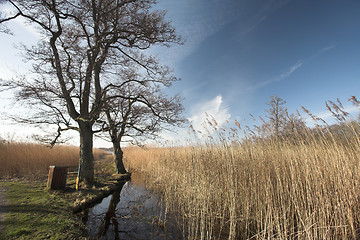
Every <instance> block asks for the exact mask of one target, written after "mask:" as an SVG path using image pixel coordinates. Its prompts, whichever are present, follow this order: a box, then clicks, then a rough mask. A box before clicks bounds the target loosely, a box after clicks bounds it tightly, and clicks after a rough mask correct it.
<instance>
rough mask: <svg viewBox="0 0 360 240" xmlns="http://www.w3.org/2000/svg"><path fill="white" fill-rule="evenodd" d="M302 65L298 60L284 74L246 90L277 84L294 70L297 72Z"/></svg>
mask: <svg viewBox="0 0 360 240" xmlns="http://www.w3.org/2000/svg"><path fill="white" fill-rule="evenodd" d="M303 64H304V62H303V61H302V60H299V61H298V62H297V63H295V64H294V65H292V66H291V67H290V68H289V69H288V70H287V71H286V72H283V73H281V74H279V75H277V76H274V77H272V78H270V79H268V80H266V81H263V82H260V83H258V84H255V85H253V86H250V87H249V88H248V90H255V89H258V88H261V87H264V86H266V85H269V84H271V83H274V82H279V81H281V80H284V79H286V78H288V77H289V76H290V75H291V74H293V73H294V72H295V71H296V70H298V69H299V68H300V67H301V66H302V65H303Z"/></svg>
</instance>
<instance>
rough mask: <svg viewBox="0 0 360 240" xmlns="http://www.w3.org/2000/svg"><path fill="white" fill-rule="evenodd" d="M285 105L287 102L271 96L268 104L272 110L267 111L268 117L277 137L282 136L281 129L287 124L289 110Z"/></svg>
mask: <svg viewBox="0 0 360 240" xmlns="http://www.w3.org/2000/svg"><path fill="white" fill-rule="evenodd" d="M285 104H286V101H285V100H283V99H282V98H280V97H278V96H271V97H270V101H269V102H268V105H269V106H270V108H269V109H268V110H266V112H267V113H268V115H267V117H268V118H269V125H270V129H271V130H272V131H273V134H274V135H275V136H276V137H278V136H279V135H280V131H281V128H282V127H283V126H284V124H285V122H286V115H287V110H286V107H285Z"/></svg>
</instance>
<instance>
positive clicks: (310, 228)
mask: <svg viewBox="0 0 360 240" xmlns="http://www.w3.org/2000/svg"><path fill="white" fill-rule="evenodd" d="M330 110H333V109H330ZM334 113H335V112H334ZM309 114H310V115H311V113H309ZM340 115H341V114H340ZM340 115H337V117H338V118H339V119H341V118H343V120H344V121H339V122H338V123H337V124H334V125H331V126H329V125H326V124H324V125H316V126H315V127H314V128H308V127H306V125H301V126H302V127H301V128H297V129H295V131H293V132H292V134H285V133H283V134H279V135H274V134H273V133H274V132H272V133H271V134H267V135H264V134H263V135H262V136H261V137H260V136H259V134H255V132H254V131H252V132H249V130H248V129H247V128H246V127H245V128H244V129H243V128H242V127H241V126H240V124H239V123H238V122H235V124H233V125H234V126H233V125H232V124H230V123H228V124H227V125H226V124H225V126H218V125H217V123H216V121H215V120H214V119H209V127H210V128H212V131H211V135H209V136H208V138H207V140H206V141H205V143H204V139H202V143H201V144H197V145H196V144H193V143H192V144H191V145H189V146H187V147H168V148H149V149H141V148H127V149H126V151H125V159H127V162H128V166H129V168H130V169H131V171H139V172H141V173H143V174H145V175H147V176H148V178H149V180H148V181H149V185H150V186H151V188H152V189H154V190H156V191H158V192H160V193H162V194H163V197H164V201H165V202H166V205H167V209H168V211H172V212H176V213H178V215H179V216H180V219H179V224H182V229H183V237H184V239H357V238H358V236H359V232H358V231H359V221H360V219H359V214H358V213H359V209H360V205H359V194H360V175H359V171H360V165H359V158H360V152H359V149H360V139H359V129H360V128H359V123H358V122H356V121H351V120H350V119H346V116H344V114H343V115H341V116H340ZM345 115H346V114H345ZM313 117H314V116H313ZM317 120H319V119H317ZM264 124H265V123H264ZM264 124H263V125H264ZM263 127H264V126H263ZM261 129H264V128H258V130H261ZM209 132H210V131H209ZM244 132H245V133H244ZM258 133H259V132H258ZM262 133H264V132H262ZM244 134H246V135H244Z"/></svg>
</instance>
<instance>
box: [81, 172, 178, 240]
mask: <svg viewBox="0 0 360 240" xmlns="http://www.w3.org/2000/svg"><path fill="white" fill-rule="evenodd" d="M84 215H85V218H84V219H83V220H84V222H86V225H87V228H88V234H89V236H90V238H91V239H158V240H162V239H181V235H180V234H179V232H178V230H177V228H176V225H175V224H174V223H175V221H174V220H172V219H171V218H170V217H169V216H166V214H165V207H164V206H163V205H162V202H161V199H160V198H159V196H158V195H156V194H154V193H152V192H150V191H149V190H147V189H146V188H145V187H144V185H143V184H142V182H141V181H139V179H138V178H137V177H136V176H132V180H131V181H130V182H126V183H124V184H122V185H120V186H119V188H118V189H117V191H115V192H114V193H113V194H112V195H111V196H109V197H107V198H104V199H103V201H102V202H101V203H99V204H98V205H96V206H94V207H93V208H91V209H88V210H87V211H86V212H84ZM165 217H166V218H165ZM165 219H166V225H165V224H164V222H165Z"/></svg>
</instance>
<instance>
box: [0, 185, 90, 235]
mask: <svg viewBox="0 0 360 240" xmlns="http://www.w3.org/2000/svg"><path fill="white" fill-rule="evenodd" d="M0 184H1V185H2V186H4V187H5V188H7V197H8V201H9V207H8V213H7V216H6V219H5V221H4V223H3V224H4V227H5V230H4V231H3V232H1V233H0V239H85V237H82V235H83V229H84V226H83V225H82V223H81V220H80V219H79V217H78V216H76V215H74V214H72V209H71V207H72V204H73V201H69V199H67V198H66V197H64V196H63V195H64V194H62V193H61V192H58V191H51V190H47V189H46V186H45V184H43V183H34V182H31V184H30V183H24V182H0Z"/></svg>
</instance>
